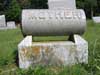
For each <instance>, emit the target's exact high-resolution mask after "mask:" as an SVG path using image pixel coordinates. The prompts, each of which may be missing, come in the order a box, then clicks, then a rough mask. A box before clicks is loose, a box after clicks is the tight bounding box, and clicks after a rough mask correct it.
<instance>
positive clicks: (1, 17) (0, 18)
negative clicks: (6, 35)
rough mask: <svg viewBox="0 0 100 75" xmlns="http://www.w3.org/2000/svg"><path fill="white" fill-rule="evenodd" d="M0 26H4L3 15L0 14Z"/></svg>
mask: <svg viewBox="0 0 100 75" xmlns="http://www.w3.org/2000/svg"><path fill="white" fill-rule="evenodd" d="M1 27H6V19H5V15H0V28H1Z"/></svg>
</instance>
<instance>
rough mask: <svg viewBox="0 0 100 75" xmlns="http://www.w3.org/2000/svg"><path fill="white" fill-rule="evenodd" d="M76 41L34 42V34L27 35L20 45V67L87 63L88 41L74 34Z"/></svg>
mask: <svg viewBox="0 0 100 75" xmlns="http://www.w3.org/2000/svg"><path fill="white" fill-rule="evenodd" d="M74 41H75V43H74V42H72V41H56V42H32V36H27V37H26V38H25V39H24V40H23V41H22V42H21V43H20V44H19V45H18V54H19V67H20V68H24V69H27V68H29V67H30V66H31V67H32V66H33V67H34V66H36V65H57V66H60V65H64V66H66V65H73V64H77V63H86V64H87V63H88V43H87V42H86V41H85V40H84V39H83V38H81V37H80V36H78V35H74Z"/></svg>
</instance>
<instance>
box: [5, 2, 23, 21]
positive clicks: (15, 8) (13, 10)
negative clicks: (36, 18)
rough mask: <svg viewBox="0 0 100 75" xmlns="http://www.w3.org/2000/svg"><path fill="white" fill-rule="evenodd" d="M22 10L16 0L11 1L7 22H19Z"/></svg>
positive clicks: (7, 12) (7, 11)
mask: <svg viewBox="0 0 100 75" xmlns="http://www.w3.org/2000/svg"><path fill="white" fill-rule="evenodd" d="M20 14H21V8H20V6H19V4H18V2H17V1H16V0H11V3H10V4H9V7H8V8H7V10H6V17H7V20H15V21H19V19H20Z"/></svg>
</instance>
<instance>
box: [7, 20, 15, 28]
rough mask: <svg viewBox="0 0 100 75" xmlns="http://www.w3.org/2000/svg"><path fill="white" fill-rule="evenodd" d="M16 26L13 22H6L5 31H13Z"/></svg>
mask: <svg viewBox="0 0 100 75" xmlns="http://www.w3.org/2000/svg"><path fill="white" fill-rule="evenodd" d="M15 28H16V24H15V22H14V21H10V22H7V29H15Z"/></svg>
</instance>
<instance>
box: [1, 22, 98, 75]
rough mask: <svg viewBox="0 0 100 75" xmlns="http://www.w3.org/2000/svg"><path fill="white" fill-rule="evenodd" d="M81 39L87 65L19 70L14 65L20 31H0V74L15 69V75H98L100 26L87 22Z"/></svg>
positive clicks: (37, 38)
mask: <svg viewBox="0 0 100 75" xmlns="http://www.w3.org/2000/svg"><path fill="white" fill-rule="evenodd" d="M83 37H84V39H86V40H87V41H88V43H89V63H88V64H78V65H74V66H67V67H60V68H56V67H54V68H52V67H49V66H47V67H41V66H40V67H39V66H37V67H36V68H35V69H31V68H30V69H29V70H21V69H19V68H17V67H16V64H15V57H16V52H17V45H18V43H19V42H20V41H21V40H22V39H23V36H22V34H21V31H20V29H19V28H18V29H16V30H4V31H0V72H2V71H4V70H9V69H11V68H17V71H16V72H17V75H100V24H94V23H93V22H92V21H91V20H88V21H87V31H86V32H85V34H84V35H83ZM66 38H67V37H66V36H62V37H58V36H56V37H35V38H34V40H35V41H41V40H42V41H44V40H45V39H46V40H51V39H52V40H55V39H56V40H66ZM6 75H7V73H6ZM8 75H11V74H8ZM12 75H14V74H12Z"/></svg>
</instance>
